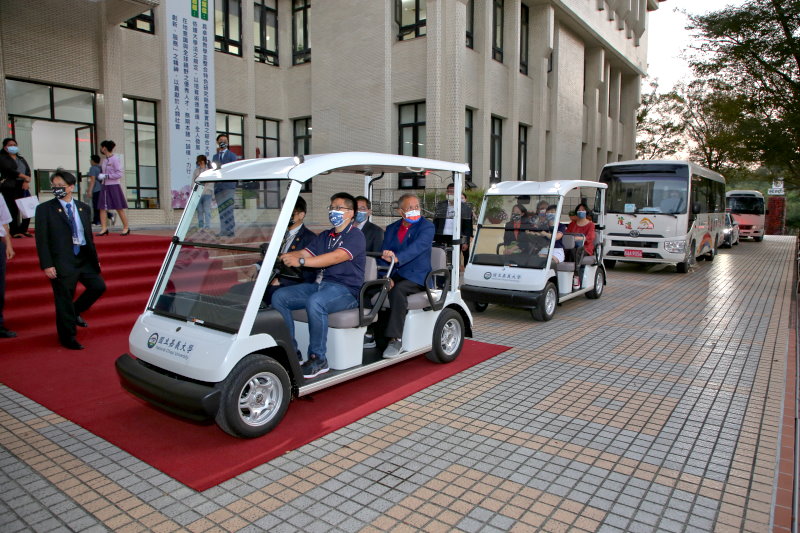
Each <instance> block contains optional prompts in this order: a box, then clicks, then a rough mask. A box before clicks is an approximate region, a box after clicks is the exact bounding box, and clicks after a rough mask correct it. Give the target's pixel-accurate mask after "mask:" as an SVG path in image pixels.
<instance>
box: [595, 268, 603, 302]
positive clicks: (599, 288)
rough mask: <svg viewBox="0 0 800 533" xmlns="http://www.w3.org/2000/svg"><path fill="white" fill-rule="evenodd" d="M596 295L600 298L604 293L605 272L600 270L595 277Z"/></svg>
mask: <svg viewBox="0 0 800 533" xmlns="http://www.w3.org/2000/svg"><path fill="white" fill-rule="evenodd" d="M594 293H595V294H596V295H598V296H600V295H601V294H602V293H603V271H602V270H598V271H597V275H596V276H595V277H594Z"/></svg>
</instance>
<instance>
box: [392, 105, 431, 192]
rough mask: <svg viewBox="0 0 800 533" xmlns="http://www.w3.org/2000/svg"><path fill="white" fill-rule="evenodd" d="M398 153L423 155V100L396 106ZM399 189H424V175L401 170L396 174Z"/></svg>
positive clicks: (425, 133) (424, 133) (424, 135)
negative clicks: (401, 171) (397, 116)
mask: <svg viewBox="0 0 800 533" xmlns="http://www.w3.org/2000/svg"><path fill="white" fill-rule="evenodd" d="M398 111H399V113H398V115H399V121H398V129H399V135H398V138H399V143H400V146H399V152H398V153H399V154H400V155H410V156H414V157H425V142H426V135H427V131H426V129H425V102H417V103H414V104H402V105H400V106H399V107H398ZM398 184H399V188H401V189H424V188H425V175H424V174H419V173H416V172H403V173H400V174H399V175H398Z"/></svg>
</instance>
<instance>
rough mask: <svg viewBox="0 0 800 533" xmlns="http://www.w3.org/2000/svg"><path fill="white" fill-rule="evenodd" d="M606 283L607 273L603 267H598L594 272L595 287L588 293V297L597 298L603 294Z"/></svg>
mask: <svg viewBox="0 0 800 533" xmlns="http://www.w3.org/2000/svg"><path fill="white" fill-rule="evenodd" d="M605 283H606V273H605V272H604V271H603V269H602V268H600V267H597V272H595V273H594V287H593V288H592V290H590V291H589V292H587V293H586V297H587V298H589V299H590V300H597V299H598V298H600V296H602V295H603V289H604V288H605V287H604V286H605Z"/></svg>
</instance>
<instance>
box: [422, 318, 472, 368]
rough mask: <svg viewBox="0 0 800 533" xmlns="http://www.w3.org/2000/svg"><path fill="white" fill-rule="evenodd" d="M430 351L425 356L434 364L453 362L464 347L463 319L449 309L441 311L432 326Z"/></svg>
mask: <svg viewBox="0 0 800 533" xmlns="http://www.w3.org/2000/svg"><path fill="white" fill-rule="evenodd" d="M431 346H432V347H431V351H430V352H428V353H426V354H425V357H427V358H428V359H429V360H430V361H432V362H434V363H449V362H451V361H454V360H455V358H456V357H458V354H460V353H461V348H462V347H463V346H464V319H463V318H462V317H461V313H459V312H458V311H456V310H455V309H451V308H449V307H447V308H445V309H442V312H441V314H439V318H438V319H437V320H436V324H435V325H434V326H433V342H432V345H431Z"/></svg>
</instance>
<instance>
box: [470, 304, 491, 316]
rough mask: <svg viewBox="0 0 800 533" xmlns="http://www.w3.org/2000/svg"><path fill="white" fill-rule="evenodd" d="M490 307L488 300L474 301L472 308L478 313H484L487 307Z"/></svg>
mask: <svg viewBox="0 0 800 533" xmlns="http://www.w3.org/2000/svg"><path fill="white" fill-rule="evenodd" d="M488 307H489V304H487V303H486V302H472V310H473V311H475V312H476V313H483V312H484V311H486V308H488Z"/></svg>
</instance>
